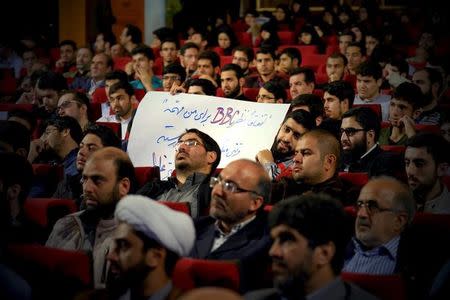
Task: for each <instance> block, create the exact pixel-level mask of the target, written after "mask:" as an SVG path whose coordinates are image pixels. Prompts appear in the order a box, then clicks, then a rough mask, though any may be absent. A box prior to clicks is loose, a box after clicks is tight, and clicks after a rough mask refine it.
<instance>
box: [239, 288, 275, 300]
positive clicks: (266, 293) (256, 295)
mask: <svg viewBox="0 0 450 300" xmlns="http://www.w3.org/2000/svg"><path fill="white" fill-rule="evenodd" d="M244 299H245V300H271V299H274V300H275V299H281V296H280V293H279V291H278V290H277V289H274V288H269V289H261V290H255V291H251V292H248V293H246V294H245V295H244Z"/></svg>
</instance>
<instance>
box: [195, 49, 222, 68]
mask: <svg viewBox="0 0 450 300" xmlns="http://www.w3.org/2000/svg"><path fill="white" fill-rule="evenodd" d="M200 59H207V60H209V61H211V64H212V66H213V67H214V68H215V67H218V66H220V57H219V54H217V53H216V52H214V51H211V50H205V51H203V52H201V53H200V54H199V56H198V60H200Z"/></svg>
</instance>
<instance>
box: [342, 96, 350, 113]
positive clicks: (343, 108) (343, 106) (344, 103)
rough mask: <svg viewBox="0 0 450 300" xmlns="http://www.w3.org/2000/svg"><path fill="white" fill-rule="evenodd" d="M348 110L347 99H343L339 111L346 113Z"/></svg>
mask: <svg viewBox="0 0 450 300" xmlns="http://www.w3.org/2000/svg"><path fill="white" fill-rule="evenodd" d="M349 109H350V105H349V101H348V99H347V98H345V99H344V100H343V101H341V111H344V112H346V111H348V110H349Z"/></svg>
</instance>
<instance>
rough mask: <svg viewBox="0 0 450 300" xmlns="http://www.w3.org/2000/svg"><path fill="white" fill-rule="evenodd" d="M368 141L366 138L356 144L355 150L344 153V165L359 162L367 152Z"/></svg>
mask: <svg viewBox="0 0 450 300" xmlns="http://www.w3.org/2000/svg"><path fill="white" fill-rule="evenodd" d="M366 144H367V140H366V137H364V138H363V140H362V141H361V142H360V143H357V144H354V148H353V149H351V150H344V151H342V160H343V162H344V163H355V162H357V161H359V159H360V158H361V156H363V155H364V153H366V152H367V146H366Z"/></svg>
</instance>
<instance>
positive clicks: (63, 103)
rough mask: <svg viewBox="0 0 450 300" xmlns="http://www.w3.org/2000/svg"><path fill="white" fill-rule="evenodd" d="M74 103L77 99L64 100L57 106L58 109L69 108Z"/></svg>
mask: <svg viewBox="0 0 450 300" xmlns="http://www.w3.org/2000/svg"><path fill="white" fill-rule="evenodd" d="M72 103H77V101H74V100H68V101H64V102H62V103H61V104H60V105H59V106H58V107H57V108H56V110H60V109H64V108H68V107H69V106H70V105H71V104H72Z"/></svg>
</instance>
